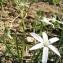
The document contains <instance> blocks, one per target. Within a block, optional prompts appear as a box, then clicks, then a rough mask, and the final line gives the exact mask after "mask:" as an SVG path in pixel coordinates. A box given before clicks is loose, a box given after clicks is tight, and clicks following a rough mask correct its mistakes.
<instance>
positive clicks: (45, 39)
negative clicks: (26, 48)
mask: <svg viewBox="0 0 63 63" xmlns="http://www.w3.org/2000/svg"><path fill="white" fill-rule="evenodd" d="M42 36H43V40H44V41H45V42H46V41H48V36H47V34H46V33H45V32H43V33H42Z"/></svg>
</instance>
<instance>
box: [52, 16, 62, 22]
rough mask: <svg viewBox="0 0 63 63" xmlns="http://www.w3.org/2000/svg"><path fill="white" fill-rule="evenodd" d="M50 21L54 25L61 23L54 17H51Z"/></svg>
mask: <svg viewBox="0 0 63 63" xmlns="http://www.w3.org/2000/svg"><path fill="white" fill-rule="evenodd" d="M51 21H52V22H53V23H55V22H58V23H62V22H60V21H58V20H56V16H54V17H52V19H51Z"/></svg>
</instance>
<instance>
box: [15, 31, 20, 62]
mask: <svg viewBox="0 0 63 63" xmlns="http://www.w3.org/2000/svg"><path fill="white" fill-rule="evenodd" d="M15 41H16V48H17V54H18V58H19V62H20V63H21V59H20V55H19V47H18V46H19V45H18V40H17V33H16V32H15Z"/></svg>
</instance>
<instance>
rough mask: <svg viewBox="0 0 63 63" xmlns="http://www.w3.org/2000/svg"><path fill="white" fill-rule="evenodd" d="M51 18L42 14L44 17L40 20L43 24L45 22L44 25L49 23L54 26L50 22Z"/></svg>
mask: <svg viewBox="0 0 63 63" xmlns="http://www.w3.org/2000/svg"><path fill="white" fill-rule="evenodd" d="M51 20H52V19H51V18H47V17H46V16H44V17H43V18H42V19H41V21H42V22H43V23H44V24H46V25H48V24H50V25H52V26H53V28H54V24H53V23H51V22H50V21H51Z"/></svg>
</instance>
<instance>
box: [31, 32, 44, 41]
mask: <svg viewBox="0 0 63 63" xmlns="http://www.w3.org/2000/svg"><path fill="white" fill-rule="evenodd" d="M30 35H31V36H33V37H34V38H35V39H36V40H38V41H39V42H43V40H42V38H41V37H40V36H39V35H38V34H36V33H30Z"/></svg>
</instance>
